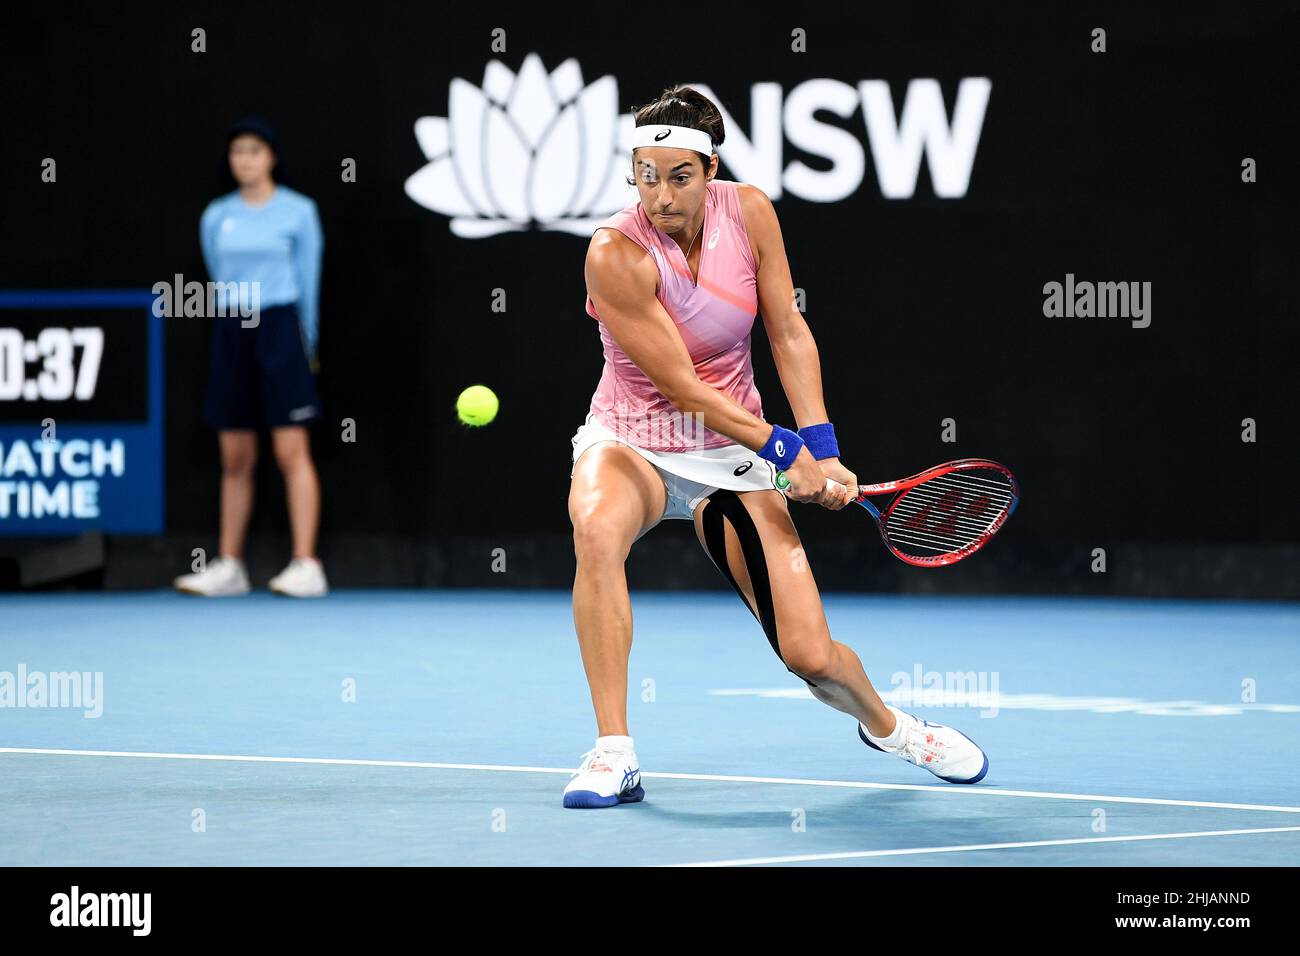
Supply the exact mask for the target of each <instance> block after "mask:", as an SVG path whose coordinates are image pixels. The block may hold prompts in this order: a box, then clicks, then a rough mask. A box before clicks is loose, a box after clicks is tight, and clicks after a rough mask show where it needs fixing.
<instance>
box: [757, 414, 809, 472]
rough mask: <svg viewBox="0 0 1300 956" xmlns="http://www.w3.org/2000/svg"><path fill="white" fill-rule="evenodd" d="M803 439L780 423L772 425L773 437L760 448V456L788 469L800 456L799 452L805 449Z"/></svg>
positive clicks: (783, 468)
mask: <svg viewBox="0 0 1300 956" xmlns="http://www.w3.org/2000/svg"><path fill="white" fill-rule="evenodd" d="M803 444H804V443H803V439H802V438H800V437H799V436H798V435H797V434H795V433H794V432H792V431H790V429H788V428H782V427H781V426H780V425H773V426H772V434H771V437H769V438H768V440H767V444H766V445H764V446H763V447H762V448H761V449H759V452H758V457H759V458H762V459H764V460H766V461H770V462H771V463H772V464H774V465H776V467H778V468H780V469H781V470H782V471H786V470H788V469H789V468H790V466H791V465H793V464H794V460H795V459H796V458H798V457H799V452H801V451H802V450H803Z"/></svg>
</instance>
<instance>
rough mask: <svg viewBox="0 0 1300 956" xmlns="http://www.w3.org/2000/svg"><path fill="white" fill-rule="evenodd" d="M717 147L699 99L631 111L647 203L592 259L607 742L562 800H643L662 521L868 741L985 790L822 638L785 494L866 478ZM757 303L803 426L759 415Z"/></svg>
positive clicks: (826, 501)
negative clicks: (639, 638) (598, 347)
mask: <svg viewBox="0 0 1300 956" xmlns="http://www.w3.org/2000/svg"><path fill="white" fill-rule="evenodd" d="M724 135H725V130H724V128H723V121H722V116H721V114H720V113H719V111H718V109H717V107H716V106H715V105H714V104H713V103H712V102H711V101H710V100H709V99H708V98H707V97H705V96H704V95H702V94H701V93H699V92H698V91H697V90H694V89H692V88H690V87H686V86H677V87H674V88H672V89H669V90H666V91H664V93H663V94H662V95H661V96H660V97H659V98H658V99H657V100H656V101H654V102H653V103H650V104H648V105H646V106H643V107H641V108H640V109H639V110H637V112H636V130H635V133H634V136H633V149H632V161H631V166H632V180H631V181H632V182H634V183H635V185H636V187H637V191H638V193H639V194H640V198H639V201H638V202H636V203H634V204H632V205H629V206H628V207H627V208H625V209H623V210H622V211H620V212H618V213H615V214H614V215H613V216H612V217H610V218H609V219H608V220H607V221H606V222H605V223H604V224H603V225H602V226H600V227H599V228H598V229H597V230H596V232H595V234H594V235H593V236H592V239H591V244H590V246H589V247H588V250H587V259H586V267H585V273H586V282H587V293H588V296H587V314H588V315H590V316H591V317H592V318H594V319H595V320H596V321H597V323H598V324H599V329H600V336H601V341H602V343H603V346H604V355H605V366H604V371H603V374H602V375H601V379H600V383H599V385H598V386H597V388H596V391H595V394H594V395H593V396H592V401H591V408H590V411H589V413H588V415H587V420H586V422H585V424H583V425H582V426H581V427H580V428H579V429H578V431H577V434H575V435H574V436H573V439H572V442H573V462H574V464H573V472H572V484H571V486H570V491H569V516H570V520H571V521H572V523H573V540H574V551H575V554H576V556H577V574H576V577H575V580H574V585H573V615H574V623H575V625H576V628H577V632H578V642H579V645H580V647H581V651H582V661H583V666H584V668H585V669H586V674H587V682H588V684H589V685H590V688H591V697H592V703H593V706H594V708H595V712H596V724H597V729H598V736H597V738H596V745H595V747H593V748H592V749H591V750H589V751H588V752H587V753H586V754H584V755H583V758H582V764H581V766H580V767H579V769H578V770H577V772H576V773H575V774H574V775H573V777H572V779H571V780H570V781H569V783H568V785H567V786H566V788H565V791H564V806H566V807H575V808H591V807H609V806H616V805H618V804H620V803H629V802H635V801H638V800H641V799H642V798H643V797H644V796H645V790H644V788H643V787H642V785H641V773H640V765H639V762H638V761H637V757H636V753H635V751H634V749H633V740H632V737H631V736H629V734H628V727H627V667H628V655H629V652H630V650H631V645H632V611H631V602H630V599H629V596H628V589H627V579H626V577H625V575H624V561H625V560H626V558H627V556H628V553H629V551H630V549H631V547H632V544H633V542H635V541H636V540H637V539H638V538H640V537H641V536H642V535H643V534H645V533H646V532H647V531H649V530H650V529H651V528H653V527H654V526H655V525H656V524H658V523H659V522H660V521H662V520H664V519H666V518H680V519H687V520H692V521H694V523H695V531H696V535H697V536H698V537H699V539H700V543H701V544H702V545H703V546H704V548H705V550H706V551H707V553H708V555H709V557H710V559H711V560H712V561H713V563H714V564H715V565H716V566H717V568H718V570H719V571H721V572H722V574H723V576H724V577H725V578H726V579H727V581H728V582H730V584H731V586H732V587H733V588H734V589H735V591H736V593H737V594H738V595H740V597H741V598H742V599H743V600H744V601H745V603H746V604H747V605H748V607H749V610H750V613H751V614H753V615H754V617H755V618H756V619H757V620H758V622H759V623H760V624H761V625H762V628H763V631H764V632H765V633H766V635H767V639H768V641H769V643H770V644H771V645H772V649H773V650H774V651H775V652H776V654H777V656H778V657H779V658H780V659H781V661H782V662H783V663H784V664H785V666H786V669H787V670H789V671H790V672H791V673H793V674H795V675H796V676H797V677H799V678H800V679H802V680H803V681H804V682H805V683H807V685H808V687H809V688H810V689H811V691H812V693H813V695H814V696H815V697H816V698H817V699H818V700H820V701H822V702H823V703H825V704H828V705H830V706H831V707H834V708H835V709H836V710H840V711H843V712H844V713H846V714H851V715H853V716H854V717H855V718H857V720H858V734H859V736H860V737H861V739H862V741H863V742H864V743H865V744H867V745H868V746H869V747H872V748H874V749H876V750H880V751H883V752H885V753H891V754H895V755H897V756H899V757H901V758H903V759H904V760H907V761H909V762H911V763H914V764H916V765H917V766H921V767H924V768H926V769H927V770H929V771H931V772H932V773H934V774H935V775H936V776H938V777H940V778H941V779H944V780H947V781H950V782H953V783H975V782H977V781H979V780H981V779H982V778H983V777H984V775H985V773H987V771H988V758H987V757H986V756H985V755H984V753H983V751H982V750H980V748H979V747H978V746H977V745H976V744H975V743H974V742H973V741H971V740H970V738H968V737H967V736H965V735H964V734H962V733H961V732H959V731H957V730H955V729H953V728H951V727H946V726H943V725H940V724H933V723H929V722H927V721H924V720H920V719H918V718H916V717H914V716H912V715H911V714H907V713H904V712H903V711H901V710H899V709H898V708H896V707H893V706H891V705H888V704H885V703H884V702H883V701H882V700H881V699H880V696H879V695H878V694H877V693H876V691H875V690H874V689H873V688H872V686H871V682H870V681H869V680H868V679H867V675H866V673H865V672H864V671H863V668H862V662H861V661H860V660H859V659H858V656H857V654H855V653H854V652H853V650H852V649H851V648H849V647H847V646H846V645H844V644H841V643H839V642H838V641H834V640H832V639H831V636H830V631H829V628H828V627H827V624H826V616H825V614H824V613H823V611H822V605H821V598H820V596H819V595H818V592H817V585H816V583H815V582H814V580H813V575H812V572H811V571H810V570H808V566H807V561H806V559H805V557H804V554H803V550H802V548H801V546H800V543H799V535H798V533H797V532H796V531H795V527H794V524H793V522H792V521H791V520H790V515H789V513H788V511H787V507H786V498H787V495H788V497H789V498H793V499H794V500H795V501H799V502H804V503H815V504H818V505H821V506H822V507H824V508H829V509H831V510H839V509H841V508H843V507H844V506H845V505H846V504H849V503H850V502H851V500H852V498H853V496H854V495H855V494H856V493H857V492H856V489H857V484H858V482H857V477H856V476H855V475H854V474H853V473H852V472H851V471H850V470H849V469H848V468H846V467H845V466H844V465H843V464H842V463H841V462H840V459H839V448H838V447H837V445H836V440H835V431H834V428H833V427H832V425H831V424H830V422H829V421H828V420H827V415H826V408H825V405H824V404H823V401H822V386H821V367H820V360H819V358H818V353H817V345H816V343H815V342H814V341H813V337H812V333H811V332H810V331H809V329H808V325H807V323H806V322H805V321H804V318H803V315H802V314H801V313H800V312H799V310H798V309H797V308H796V307H795V302H794V289H793V284H792V281H791V278H790V268H789V265H788V263H787V261H786V254H785V247H784V244H783V241H782V238H781V229H780V225H779V224H778V222H777V218H776V212H775V211H774V210H773V208H772V203H771V201H770V200H769V199H768V198H767V196H766V195H764V193H763V192H762V191H761V190H759V189H757V188H756V187H754V186H750V185H745V184H742V183H734V182H721V181H718V180H717V179H715V176H716V174H717V169H718V158H717V154H716V152H715V151H716V148H717V147H718V146H719V145H721V144H722V142H723V138H724ZM756 310H761V311H762V314H763V322H764V326H765V328H766V330H767V336H768V340H769V341H770V342H771V346H772V353H773V356H774V357H775V359H776V367H777V372H778V374H779V376H780V379H781V384H782V386H783V387H784V389H785V393H786V397H787V398H788V399H789V402H790V408H791V409H792V410H793V412H794V416H795V418H796V420H797V423H798V425H799V428H798V431H797V432H796V431H792V430H789V429H787V428H783V427H782V426H780V425H773V424H771V423H769V422H766V421H764V420H763V415H762V404H761V401H760V399H759V394H758V389H757V388H756V387H755V383H754V375H753V368H752V365H751V362H750V330H751V327H752V325H753V322H754V317H755V312H756ZM778 470H783V471H784V472H785V473H786V477H787V478H788V479H789V481H790V485H789V488H788V489H787V492H786V494H782V493H781V492H780V491H778V490H776V485H775V479H776V475H777V471H778ZM827 478H831V479H833V482H834V483H828V482H827V480H826V479H827ZM850 488H851V489H854V490H853V491H852V492H850V491H849V489H850Z"/></svg>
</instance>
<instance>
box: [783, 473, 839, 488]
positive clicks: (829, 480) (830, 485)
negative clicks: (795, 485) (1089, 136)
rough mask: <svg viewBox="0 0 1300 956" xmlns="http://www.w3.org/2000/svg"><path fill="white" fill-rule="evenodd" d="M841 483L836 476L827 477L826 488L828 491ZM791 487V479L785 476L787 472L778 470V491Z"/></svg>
mask: <svg viewBox="0 0 1300 956" xmlns="http://www.w3.org/2000/svg"><path fill="white" fill-rule="evenodd" d="M839 485H840V483H839V482H838V481H836V480H835V479H834V478H827V479H826V490H827V491H834V490H835V489H836V488H838V487H839ZM789 487H790V479H789V478H787V477H786V476H785V472H784V471H778V472H777V473H776V488H777V490H778V491H785V489H787V488H789Z"/></svg>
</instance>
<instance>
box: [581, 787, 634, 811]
mask: <svg viewBox="0 0 1300 956" xmlns="http://www.w3.org/2000/svg"><path fill="white" fill-rule="evenodd" d="M644 799H645V788H644V787H643V786H641V784H639V783H638V784H637V785H636V788H635V789H634V790H629V791H628V792H627V793H616V794H614V796H612V797H602V796H601V795H600V794H598V793H594V792H593V791H591V790H573V791H571V792H569V793H566V794H565V795H564V805H565V806H566V807H568V808H569V809H570V810H597V809H601V808H604V807H616V806H618V805H619V804H620V803H639V802H640V801H642V800H644Z"/></svg>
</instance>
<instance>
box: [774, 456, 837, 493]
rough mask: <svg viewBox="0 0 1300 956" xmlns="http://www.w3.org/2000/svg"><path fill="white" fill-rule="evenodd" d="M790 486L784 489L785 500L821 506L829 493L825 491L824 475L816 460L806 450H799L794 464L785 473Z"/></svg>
mask: <svg viewBox="0 0 1300 956" xmlns="http://www.w3.org/2000/svg"><path fill="white" fill-rule="evenodd" d="M785 477H786V479H787V480H788V481H789V482H790V486H789V487H788V488H786V489H785V494H786V497H787V498H792V499H793V500H795V501H801V502H805V503H813V504H821V503H822V500H823V499H824V498H826V496H827V495H828V494H830V492H828V491H827V485H826V475H824V474H823V473H822V470H821V467H820V466H819V465H818V464H817V459H816V458H814V457H813V456H812V452H810V451H809V450H808V449H807V448H801V449H799V454H798V455H797V456H796V457H795V460H794V464H793V465H791V466H790V467H789V468H788V469H786V472H785Z"/></svg>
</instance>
